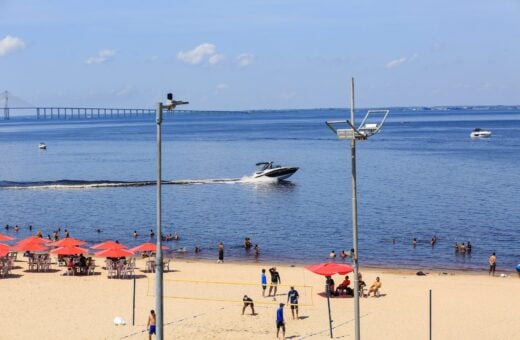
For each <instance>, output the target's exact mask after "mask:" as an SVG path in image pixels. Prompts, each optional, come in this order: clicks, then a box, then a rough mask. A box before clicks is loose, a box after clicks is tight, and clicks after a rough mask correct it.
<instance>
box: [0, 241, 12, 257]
mask: <svg viewBox="0 0 520 340" xmlns="http://www.w3.org/2000/svg"><path fill="white" fill-rule="evenodd" d="M10 249H11V247H9V246H8V245H7V244H3V243H0V256H6V255H7V254H9V250H10Z"/></svg>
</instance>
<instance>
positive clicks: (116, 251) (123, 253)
mask: <svg viewBox="0 0 520 340" xmlns="http://www.w3.org/2000/svg"><path fill="white" fill-rule="evenodd" d="M94 255H96V256H99V257H127V256H132V255H134V252H133V251H130V250H128V249H123V248H112V249H105V250H102V251H99V252H97V253H95V254H94Z"/></svg>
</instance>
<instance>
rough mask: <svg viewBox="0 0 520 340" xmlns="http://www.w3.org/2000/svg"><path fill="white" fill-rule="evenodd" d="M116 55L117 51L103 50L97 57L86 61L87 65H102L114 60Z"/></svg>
mask: <svg viewBox="0 0 520 340" xmlns="http://www.w3.org/2000/svg"><path fill="white" fill-rule="evenodd" d="M115 55H116V51H115V50H101V51H99V53H98V54H97V55H96V56H94V57H89V58H87V60H85V64H88V65H91V64H102V63H105V62H107V61H110V60H112V59H113V58H114V56H115Z"/></svg>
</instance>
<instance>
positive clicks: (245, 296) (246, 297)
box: [242, 295, 256, 315]
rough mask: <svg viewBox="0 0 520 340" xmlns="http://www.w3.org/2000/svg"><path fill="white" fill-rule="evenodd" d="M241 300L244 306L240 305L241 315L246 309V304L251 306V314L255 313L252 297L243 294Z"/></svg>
mask: <svg viewBox="0 0 520 340" xmlns="http://www.w3.org/2000/svg"><path fill="white" fill-rule="evenodd" d="M242 301H244V307H242V315H244V312H245V311H246V308H247V306H250V307H251V315H255V314H256V313H255V304H254V303H253V299H251V298H250V297H249V296H247V295H244V297H243V298H242Z"/></svg>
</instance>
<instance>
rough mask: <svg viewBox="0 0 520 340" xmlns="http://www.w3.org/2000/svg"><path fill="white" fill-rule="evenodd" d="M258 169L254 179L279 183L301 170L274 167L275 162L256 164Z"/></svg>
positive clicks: (279, 166)
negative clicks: (265, 179)
mask: <svg viewBox="0 0 520 340" xmlns="http://www.w3.org/2000/svg"><path fill="white" fill-rule="evenodd" d="M256 166H257V167H258V169H257V170H256V171H255V173H254V174H253V178H272V179H277V180H279V181H282V180H285V179H287V178H289V177H291V176H292V174H294V173H295V172H296V171H298V169H299V168H297V167H285V166H281V165H273V162H260V163H256Z"/></svg>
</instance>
